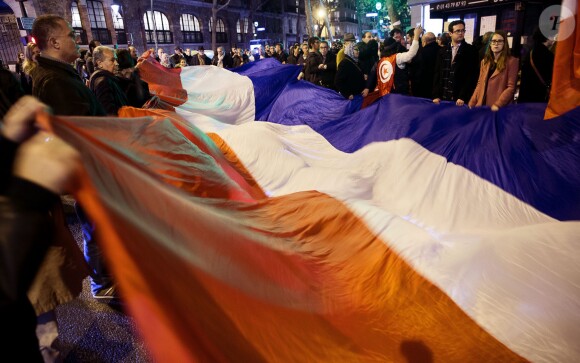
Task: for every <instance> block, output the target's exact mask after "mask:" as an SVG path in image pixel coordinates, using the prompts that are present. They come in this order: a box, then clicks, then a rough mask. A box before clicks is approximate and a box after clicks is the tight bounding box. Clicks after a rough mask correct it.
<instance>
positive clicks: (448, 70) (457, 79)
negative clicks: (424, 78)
mask: <svg viewBox="0 0 580 363" xmlns="http://www.w3.org/2000/svg"><path fill="white" fill-rule="evenodd" d="M448 30H449V33H450V36H451V43H450V44H449V45H447V46H445V47H443V48H441V49H440V50H439V54H438V55H437V64H436V65H435V75H434V79H433V97H434V99H433V103H439V101H441V100H444V101H453V102H455V104H456V105H457V106H463V105H465V104H466V103H467V102H469V99H470V98H471V95H472V94H473V91H474V90H475V86H476V85H477V79H478V77H479V57H478V54H477V50H476V49H475V48H474V47H473V46H472V45H471V44H468V43H466V42H465V22H463V20H455V21H452V22H451V23H449V27H448Z"/></svg>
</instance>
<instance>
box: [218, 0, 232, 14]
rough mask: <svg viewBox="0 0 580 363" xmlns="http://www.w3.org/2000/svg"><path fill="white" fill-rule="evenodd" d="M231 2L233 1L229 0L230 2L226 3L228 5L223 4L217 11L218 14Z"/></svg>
mask: <svg viewBox="0 0 580 363" xmlns="http://www.w3.org/2000/svg"><path fill="white" fill-rule="evenodd" d="M230 1H231V0H228V1H226V3H225V4H223V5H222V6H220V7H219V8H217V10H216V13H217V12H218V11H220V10H222V9H223V8H225V7H226V6H228V5H230Z"/></svg>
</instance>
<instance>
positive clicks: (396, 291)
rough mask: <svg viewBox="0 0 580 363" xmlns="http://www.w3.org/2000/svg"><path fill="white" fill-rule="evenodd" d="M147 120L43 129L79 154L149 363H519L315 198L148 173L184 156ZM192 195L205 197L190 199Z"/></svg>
mask: <svg viewBox="0 0 580 363" xmlns="http://www.w3.org/2000/svg"><path fill="white" fill-rule="evenodd" d="M147 122H148V121H147V120H144V119H114V118H111V119H107V118H100V119H96V120H95V122H92V121H91V119H89V118H78V119H75V118H58V119H57V118H54V119H53V121H52V123H51V125H52V127H53V128H54V130H55V132H56V133H57V134H58V135H59V136H61V137H63V138H64V139H65V140H66V141H68V142H69V143H71V144H72V145H73V146H75V147H77V148H78V149H79V150H80V151H81V153H82V155H83V161H84V165H85V167H86V173H85V174H84V175H83V178H82V188H81V189H80V191H79V192H78V193H77V198H78V200H79V201H80V202H81V203H82V204H83V206H84V207H85V209H86V211H87V212H88V214H89V216H90V217H91V218H92V219H93V220H94V221H95V223H96V228H97V229H98V230H99V231H100V236H101V239H100V240H99V242H100V243H101V244H102V245H103V251H104V253H105V254H106V257H107V258H108V262H109V264H110V266H111V268H112V271H113V273H114V276H115V279H116V281H117V282H118V284H119V286H120V290H121V293H122V296H123V298H124V300H125V301H126V303H127V305H128V308H129V311H130V312H131V314H132V315H133V316H134V318H135V321H136V324H137V326H138V328H139V331H140V333H141V335H142V336H143V337H144V339H145V341H146V343H147V346H148V348H149V349H150V350H151V352H152V353H153V355H154V357H155V358H156V359H157V360H159V361H164V362H194V361H199V362H230V361H235V362H262V361H284V362H293V361H295V362H313V361H323V362H409V361H414V362H429V361H434V362H518V361H523V359H522V358H521V357H519V356H518V355H516V354H515V353H513V352H512V351H510V350H509V349H508V348H507V347H505V346H504V345H503V344H501V343H500V342H499V341H497V340H496V339H495V338H494V337H492V336H490V335H489V334H488V333H487V332H485V331H484V330H483V329H481V328H480V327H479V326H478V325H477V324H476V323H475V322H474V321H473V320H472V319H471V318H469V317H468V316H467V315H466V314H465V313H464V312H463V311H462V310H461V309H460V308H459V307H458V306H457V305H456V304H455V303H454V302H453V301H452V300H451V299H450V298H449V297H448V296H447V295H446V294H444V293H443V292H442V291H441V290H440V289H439V288H437V287H436V286H434V285H433V284H431V283H430V282H429V281H427V280H425V279H424V278H423V277H422V276H421V275H419V274H418V273H416V272H415V271H414V270H413V269H412V267H411V266H409V265H408V264H407V263H406V262H405V261H404V260H403V259H401V258H400V257H399V256H398V255H397V254H396V253H395V252H394V251H392V250H391V249H389V247H388V246H387V244H385V241H381V240H380V239H378V238H377V237H376V236H375V235H374V234H373V233H372V232H371V231H370V230H369V229H368V228H367V227H366V225H365V224H364V223H363V222H362V221H361V220H360V219H359V218H358V217H357V216H355V215H354V214H353V213H351V212H350V210H349V209H348V208H346V207H345V206H344V205H343V204H342V203H341V202H339V201H337V200H335V199H333V198H331V197H329V196H327V195H324V194H322V193H319V192H315V191H312V192H301V193H295V194H291V195H288V196H283V197H278V198H269V199H262V200H260V201H258V202H253V201H250V202H240V201H233V200H231V199H229V198H228V197H221V196H227V195H230V194H231V193H230V192H229V191H227V190H221V191H219V190H208V189H215V188H217V189H224V188H226V189H227V188H234V187H235V185H234V184H224V183H211V182H208V185H206V186H201V187H200V188H197V189H182V188H180V189H177V188H175V186H176V184H174V183H170V184H168V180H167V178H166V177H164V176H162V177H159V176H158V175H157V171H159V170H168V169H171V168H173V167H174V165H173V164H172V160H174V159H175V158H176V157H183V155H182V154H180V153H181V152H183V150H182V149H177V148H173V146H174V145H176V144H179V140H180V139H181V138H183V137H187V135H186V134H180V133H176V132H175V124H174V123H167V122H164V121H163V120H161V119H159V118H155V119H154V120H153V121H149V122H148V123H147ZM123 124H127V125H123ZM95 125H98V127H96V126H95ZM118 128H120V129H121V130H125V137H123V138H121V137H117V135H116V134H117V133H119V130H118ZM136 142H138V143H141V144H143V145H149V144H152V143H153V142H155V143H158V144H160V145H161V147H164V149H165V152H164V153H163V160H167V164H166V165H165V168H163V167H161V166H160V165H156V164H151V163H150V162H143V160H145V161H151V160H154V158H152V157H151V155H150V154H146V155H141V154H140V153H138V152H137V151H140V146H139V145H137V146H135V145H134V143H136ZM221 147H222V148H223V149H228V148H227V145H225V144H223V143H222V144H221ZM123 149H126V150H127V151H126V152H124V153H123V152H120V150H123ZM172 153H175V154H176V155H171V154H172ZM190 153H191V154H192V155H195V158H186V159H187V163H189V164H190V167H188V168H183V170H190V178H195V177H197V176H198V172H197V170H198V169H199V167H198V166H197V163H198V162H199V161H198V160H203V161H205V162H208V163H210V164H211V159H209V158H206V159H201V158H200V157H199V156H198V155H197V154H198V151H197V149H196V148H195V147H192V148H191V150H190ZM228 157H229V158H232V157H233V154H230V155H229V156H228ZM233 165H241V164H240V163H239V161H233ZM208 166H209V167H213V166H212V165H208ZM181 172H182V171H180V173H181ZM167 174H170V173H169V172H165V175H167ZM214 175H218V174H214ZM183 177H187V176H186V175H184V176H183ZM202 180H205V179H202ZM204 190H207V193H205V194H208V195H212V196H215V197H213V198H200V196H202V194H204V193H203V191H204Z"/></svg>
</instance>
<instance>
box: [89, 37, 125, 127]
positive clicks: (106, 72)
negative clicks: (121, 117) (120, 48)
mask: <svg viewBox="0 0 580 363" xmlns="http://www.w3.org/2000/svg"><path fill="white" fill-rule="evenodd" d="M93 59H94V61H95V68H96V69H97V70H96V71H95V72H94V73H93V74H91V79H90V80H89V88H90V89H91V91H93V93H94V94H95V96H97V99H98V100H99V102H100V103H101V105H103V107H104V108H105V111H106V112H107V114H109V115H113V116H116V115H117V114H118V112H119V109H120V108H121V107H123V106H127V105H128V104H129V100H128V99H127V96H126V95H125V92H123V90H122V89H121V83H120V81H119V79H118V78H117V77H115V74H114V73H113V72H114V71H115V65H116V64H117V57H116V55H115V51H114V50H113V49H111V48H109V47H105V46H100V47H96V48H95V50H94V51H93Z"/></svg>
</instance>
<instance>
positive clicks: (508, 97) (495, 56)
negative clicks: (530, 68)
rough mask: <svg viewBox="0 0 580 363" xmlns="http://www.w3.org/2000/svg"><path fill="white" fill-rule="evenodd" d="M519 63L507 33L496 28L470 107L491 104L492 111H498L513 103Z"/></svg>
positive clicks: (482, 64) (483, 61)
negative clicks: (513, 54)
mask: <svg viewBox="0 0 580 363" xmlns="http://www.w3.org/2000/svg"><path fill="white" fill-rule="evenodd" d="M518 64H519V62H518V59H517V58H515V57H512V56H511V55H510V47H509V44H508V41H507V35H506V33H505V32H504V31H503V30H496V31H495V33H493V35H492V36H491V40H490V41H489V46H488V47H487V51H486V52H485V57H484V58H483V60H482V61H481V67H480V71H479V79H478V81H477V87H476V88H475V91H474V92H473V96H471V100H469V104H468V105H469V107H474V106H475V107H478V106H491V110H492V111H497V110H499V108H500V107H503V106H505V105H507V104H510V103H512V102H513V100H514V93H515V90H516V82H517V79H518V67H519V65H518Z"/></svg>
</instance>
